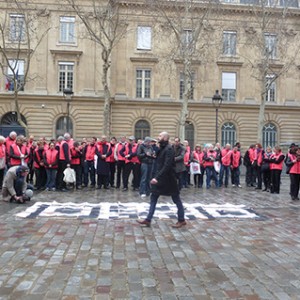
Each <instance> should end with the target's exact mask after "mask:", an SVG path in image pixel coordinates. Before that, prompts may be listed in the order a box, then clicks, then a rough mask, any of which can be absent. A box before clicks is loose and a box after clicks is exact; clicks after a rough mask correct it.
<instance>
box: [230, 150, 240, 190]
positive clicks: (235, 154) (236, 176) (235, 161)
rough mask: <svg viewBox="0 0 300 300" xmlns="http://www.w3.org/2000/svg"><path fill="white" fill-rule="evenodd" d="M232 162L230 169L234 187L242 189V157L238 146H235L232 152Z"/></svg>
mask: <svg viewBox="0 0 300 300" xmlns="http://www.w3.org/2000/svg"><path fill="white" fill-rule="evenodd" d="M230 160H231V161H230V169H231V173H232V178H233V183H232V186H233V187H235V186H237V187H239V188H241V187H242V186H241V184H240V165H241V163H242V156H241V152H240V151H239V148H238V146H237V145H235V146H234V147H233V149H232V151H231V157H230Z"/></svg>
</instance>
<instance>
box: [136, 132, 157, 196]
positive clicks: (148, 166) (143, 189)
mask: <svg viewBox="0 0 300 300" xmlns="http://www.w3.org/2000/svg"><path fill="white" fill-rule="evenodd" d="M153 141H155V140H153V139H152V138H151V137H149V136H146V137H145V139H144V142H143V143H142V144H141V145H140V146H139V147H138V150H137V156H138V159H139V160H140V162H141V182H140V195H141V198H145V197H147V196H149V195H150V180H151V175H152V167H153V162H154V159H155V158H156V153H155V151H154V149H153V147H152V144H151V143H152V142H153Z"/></svg>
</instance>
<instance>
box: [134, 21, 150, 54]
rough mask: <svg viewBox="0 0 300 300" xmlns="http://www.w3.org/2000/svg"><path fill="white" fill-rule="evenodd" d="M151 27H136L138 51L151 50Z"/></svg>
mask: <svg viewBox="0 0 300 300" xmlns="http://www.w3.org/2000/svg"><path fill="white" fill-rule="evenodd" d="M151 30H152V29H151V27H149V26H138V28H137V49H138V50H151V35H152V31H151Z"/></svg>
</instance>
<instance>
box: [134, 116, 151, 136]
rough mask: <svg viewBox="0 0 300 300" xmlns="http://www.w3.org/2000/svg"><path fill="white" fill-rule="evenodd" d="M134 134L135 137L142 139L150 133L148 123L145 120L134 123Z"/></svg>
mask: <svg viewBox="0 0 300 300" xmlns="http://www.w3.org/2000/svg"><path fill="white" fill-rule="evenodd" d="M134 135H135V138H136V139H144V138H145V137H146V136H151V134H150V124H149V123H148V122H147V121H146V120H139V121H137V122H136V124H135V129H134Z"/></svg>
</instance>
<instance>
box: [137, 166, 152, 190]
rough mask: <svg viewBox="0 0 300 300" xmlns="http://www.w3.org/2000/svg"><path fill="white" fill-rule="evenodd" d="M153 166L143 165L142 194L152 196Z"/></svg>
mask: <svg viewBox="0 0 300 300" xmlns="http://www.w3.org/2000/svg"><path fill="white" fill-rule="evenodd" d="M152 167H153V166H152V164H146V163H142V164H141V182H140V194H141V195H142V194H146V195H150V180H151V179H152V178H151V175H152Z"/></svg>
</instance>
